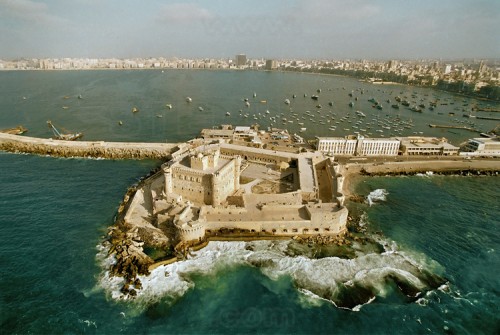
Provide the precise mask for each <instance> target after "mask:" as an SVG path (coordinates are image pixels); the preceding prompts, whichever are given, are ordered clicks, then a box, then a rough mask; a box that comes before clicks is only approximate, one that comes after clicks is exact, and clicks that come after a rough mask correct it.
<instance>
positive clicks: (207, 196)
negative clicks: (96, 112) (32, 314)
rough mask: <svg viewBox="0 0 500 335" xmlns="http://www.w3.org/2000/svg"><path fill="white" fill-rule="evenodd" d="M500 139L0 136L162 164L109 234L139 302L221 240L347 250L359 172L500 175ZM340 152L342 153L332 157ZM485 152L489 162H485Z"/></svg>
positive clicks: (7, 147) (120, 270)
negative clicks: (143, 278)
mask: <svg viewBox="0 0 500 335" xmlns="http://www.w3.org/2000/svg"><path fill="white" fill-rule="evenodd" d="M499 145H500V141H498V138H490V139H472V140H470V141H469V142H468V144H467V145H466V146H464V147H463V148H458V147H454V146H452V145H450V144H449V143H447V141H446V140H445V139H434V138H423V137H418V138H417V137H410V138H380V139H373V138H363V137H361V136H359V137H358V138H353V137H349V138H344V139H342V138H316V140H315V141H313V142H309V143H307V142H306V141H304V139H303V138H301V137H300V136H298V135H296V134H293V135H291V136H290V134H288V132H287V131H286V130H284V129H277V128H270V129H268V130H267V131H264V130H259V128H258V126H252V127H233V126H231V125H223V126H221V127H219V128H214V129H204V130H202V132H201V134H200V137H199V138H196V139H192V140H190V141H187V142H185V143H119V142H114V143H113V142H111V143H108V142H84V141H78V142H68V141H60V140H51V139H40V138H32V137H25V136H17V135H10V134H5V133H0V150H4V151H10V152H28V153H34V154H41V155H52V156H58V157H61V156H62V157H74V156H76V157H105V158H115V159H116V158H128V159H141V158H156V159H162V160H163V161H164V163H162V164H161V166H160V167H158V168H157V169H155V170H153V171H151V173H150V174H149V175H148V176H146V177H145V178H142V179H141V181H140V182H139V183H138V184H137V185H134V186H133V187H131V188H129V190H128V191H127V193H126V194H125V197H124V199H123V201H122V203H121V204H120V206H119V208H118V213H117V216H116V219H115V224H114V225H113V226H112V227H111V228H110V230H109V233H108V235H109V239H108V243H109V244H108V245H109V248H110V249H109V253H110V254H114V256H115V262H114V264H113V265H111V268H110V273H111V274H112V275H115V276H121V277H124V278H125V283H124V286H123V288H122V293H123V294H124V295H126V296H135V295H136V294H137V291H136V290H138V289H140V288H141V282H140V280H139V279H138V277H137V276H138V275H147V274H148V273H149V271H150V270H152V269H153V268H155V267H157V266H159V265H162V264H167V263H170V262H174V261H177V260H182V259H185V258H186V257H188V256H189V255H190V252H191V250H197V249H199V248H202V247H204V246H205V245H206V243H208V242H209V241H213V240H252V239H282V238H287V239H290V238H293V239H295V240H298V241H307V242H308V243H321V244H327V243H336V244H339V245H341V244H346V243H347V244H348V243H349V238H350V237H351V234H350V232H349V231H348V223H349V221H350V219H351V218H350V217H349V216H348V209H347V207H346V200H349V198H350V196H351V194H350V193H351V191H352V190H351V186H350V185H349V180H350V179H351V177H352V176H356V175H363V174H364V175H391V174H415V173H425V172H430V171H433V172H436V173H459V174H466V175H467V174H481V173H483V174H488V175H498V173H499V172H500V163H499V160H498V158H495V157H499V156H500V148H499ZM332 152H334V153H335V155H334V154H332ZM485 156H487V157H485Z"/></svg>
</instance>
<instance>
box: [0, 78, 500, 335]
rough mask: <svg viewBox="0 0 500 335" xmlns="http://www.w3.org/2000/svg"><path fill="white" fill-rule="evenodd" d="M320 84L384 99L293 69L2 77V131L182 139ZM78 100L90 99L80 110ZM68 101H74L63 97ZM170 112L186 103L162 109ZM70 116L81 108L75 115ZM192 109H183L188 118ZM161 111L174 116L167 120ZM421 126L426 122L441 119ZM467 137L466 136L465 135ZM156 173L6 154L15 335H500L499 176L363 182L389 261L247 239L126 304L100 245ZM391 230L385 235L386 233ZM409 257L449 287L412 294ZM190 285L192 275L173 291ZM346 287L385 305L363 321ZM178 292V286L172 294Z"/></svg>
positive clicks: (6, 272) (1, 227) (6, 250)
mask: <svg viewBox="0 0 500 335" xmlns="http://www.w3.org/2000/svg"><path fill="white" fill-rule="evenodd" d="M164 77H166V78H169V79H168V80H167V79H166V78H164ZM325 81H326V82H325ZM207 83H210V85H207ZM266 85H267V86H266ZM320 85H322V86H321V87H323V91H327V90H328V89H327V87H328V86H331V87H333V88H334V89H336V88H340V89H339V92H341V93H336V94H338V96H336V97H335V96H334V97H332V100H335V101H341V100H342V99H346V104H347V102H348V101H349V100H348V98H349V97H348V96H347V93H346V92H344V90H343V89H342V87H345V88H346V89H347V90H348V91H350V87H352V89H356V88H357V87H358V86H359V87H361V86H362V87H364V88H365V89H366V92H365V96H366V95H367V94H370V93H368V91H369V90H374V91H373V92H372V93H373V95H375V94H376V92H378V91H377V90H378V89H379V88H378V87H375V86H370V85H366V86H363V85H365V84H361V83H358V82H356V81H352V80H351V79H347V78H338V77H325V76H310V75H307V76H306V75H296V74H282V73H255V72H203V71H199V72H197V71H192V72H189V71H173V73H170V72H168V71H167V72H166V73H163V74H162V73H161V72H159V71H158V72H153V71H137V72H135V71H134V72H125V71H123V72H120V71H116V72H112V71H109V72H107V71H102V72H98V71H88V72H45V73H44V72H15V73H14V72H9V73H4V72H0V88H1V89H0V92H1V93H0V128H6V127H10V126H15V125H17V124H23V125H25V126H26V127H27V128H29V129H30V133H31V134H32V135H36V136H45V137H48V136H50V133H49V130H48V129H47V128H46V125H45V121H46V120H47V119H51V120H52V121H53V122H54V123H55V124H56V125H57V124H61V125H62V126H64V127H67V128H68V129H71V130H75V131H76V130H84V131H85V136H86V137H87V138H88V139H92V140H97V139H106V140H134V141H135V140H140V141H159V140H165V139H168V140H171V141H181V140H186V139H188V138H190V137H192V136H194V135H196V134H197V132H198V130H199V128H201V127H208V126H211V125H216V124H219V123H221V122H223V121H228V120H227V119H228V118H226V117H225V115H224V114H225V111H230V112H231V118H229V119H230V121H231V122H233V123H236V122H238V121H240V120H242V118H240V117H239V116H238V110H239V109H241V108H245V107H244V105H243V102H242V101H241V99H242V98H244V97H248V98H250V99H251V98H252V93H253V92H254V91H255V92H256V93H257V94H258V97H257V98H258V99H267V100H268V101H274V102H273V103H274V104H275V106H276V108H282V100H283V99H284V98H286V97H287V95H290V94H291V93H290V92H293V91H296V92H297V95H298V96H299V97H301V98H303V97H302V95H301V93H302V92H305V91H307V92H311V93H314V91H315V90H316V89H317V87H320ZM397 89H398V90H403V89H404V90H409V92H413V91H415V90H417V89H415V88H405V87H400V86H398V88H397ZM385 90H387V88H385ZM419 92H420V91H419ZM425 92H427V94H440V95H443V93H440V92H438V93H433V92H432V91H422V95H424V94H426V93H425ZM344 93H345V94H344ZM78 94H82V96H83V97H84V99H80V100H78V99H76V96H77V95H78ZM197 94H199V95H198V96H197ZM331 94H332V96H333V95H334V93H333V92H332V93H331ZM383 94H385V93H382V92H381V91H380V95H383ZM66 95H68V96H70V98H68V99H64V96H66ZM188 95H189V96H191V97H192V98H193V100H194V101H193V105H191V106H190V105H187V104H186V103H185V101H184V98H185V96H188ZM264 95H265V97H261V96H264ZM343 95H345V96H346V97H343ZM23 96H25V97H26V99H22V97H23ZM443 97H444V95H443ZM381 99H382V98H380V100H381ZM450 99H453V97H451V96H450ZM199 101H203V102H199ZM460 101H462V98H460ZM165 103H172V104H173V105H174V108H173V109H172V110H170V111H168V110H165V109H163V105H164V104H165ZM85 104H89V106H87V105H85ZM302 104H304V106H302V105H300V104H299V103H297V105H298V106H297V107H295V108H296V110H297V112H298V111H299V110H302V108H305V104H310V102H309V100H307V101H302ZM63 105H70V106H69V107H70V108H68V109H66V110H63V109H62V106H63ZM134 105H137V106H138V108H140V112H139V113H137V114H136V115H133V114H132V113H131V112H130V109H131V107H132V106H134ZM198 105H203V106H204V112H200V111H199V110H198ZM179 106H182V107H183V108H184V109H182V110H176V108H179V109H180V107H179ZM301 106H302V107H301ZM283 107H286V106H283ZM444 107H445V106H443V108H444ZM250 108H252V107H250ZM299 108H300V109H299ZM370 108H371V107H370ZM347 109H348V107H347ZM234 110H236V112H234ZM174 111H175V113H174ZM340 111H341V108H339V113H340ZM283 112H285V111H283ZM158 113H164V117H163V118H156V117H155V115H156V114H158ZM169 113H172V114H169ZM183 113H184V114H183ZM203 113H205V114H203ZM257 113H258V112H257ZM345 113H348V111H347V110H346V111H345ZM407 113H408V115H410V114H409V113H410V112H409V111H407ZM402 114H403V112H402ZM233 116H234V119H233ZM444 116H446V117H448V116H447V115H439V117H444ZM431 117H433V115H431V114H430V113H427V115H423V116H422V118H431ZM435 117H436V118H437V117H438V116H437V115H436V116H435ZM119 119H121V120H123V122H124V126H123V127H119V126H118V124H117V120H119ZM252 121H253V120H252ZM248 122H250V121H248ZM414 122H415V123H417V119H415V118H414ZM421 122H422V124H423V126H424V125H425V122H427V121H426V119H423V120H422V121H421ZM240 124H241V123H240ZM421 129H422V130H423V131H426V130H427V129H425V128H423V127H422V128H421ZM308 131H309V130H308ZM318 131H323V130H321V129H319V127H318ZM451 135H456V134H451ZM467 135H469V134H468V133H464V134H462V133H461V134H460V135H459V136H457V137H456V140H457V141H461V140H463V138H466V137H467ZM157 164H158V162H155V161H141V162H137V161H108V160H86V159H55V158H50V157H37V156H30V155H13V154H6V153H0V171H2V173H1V174H0V185H1V192H0V264H1V267H0V284H1V289H0V329H1V333H5V334H10V333H21V334H25V333H34V334H39V333H43V334H53V333H65V334H72V333H75V334H81V333H86V334H116V333H124V334H136V333H145V334H160V333H162V334H163V333H227V334H233V333H250V332H257V333H339V334H344V333H349V334H360V333H361V334H371V333H381V334H382V333H383V334H386V333H398V334H407V333H422V334H424V333H425V334H427V333H437V334H447V333H450V334H462V333H470V334H476V333H479V334H495V333H498V332H499V331H500V319H499V317H498V315H499V314H500V311H499V307H498V306H499V304H500V292H499V289H498V287H500V280H499V278H500V277H499V276H498V273H497V272H498V270H497V269H499V268H500V256H499V250H500V221H499V217H500V208H499V204H498V198H499V196H500V192H499V190H500V180H499V179H498V177H443V176H432V177H423V176H422V177H390V178H389V177H376V178H364V179H360V181H359V183H358V186H357V191H358V192H359V193H360V194H363V195H368V194H370V193H371V194H374V193H373V192H374V191H376V190H386V191H387V193H388V194H387V195H386V197H385V201H377V202H375V203H374V204H373V205H372V206H371V207H370V206H368V205H367V204H363V205H357V206H356V207H357V208H356V209H357V210H358V211H359V212H364V213H365V215H364V220H363V222H364V224H365V227H366V228H367V234H368V235H369V236H373V237H374V238H378V239H380V241H381V244H383V245H385V251H384V252H382V253H371V252H367V251H365V252H359V253H358V254H357V255H356V257H355V258H353V259H352V260H346V259H337V258H335V257H327V258H323V259H320V260H319V262H317V261H314V260H311V259H309V258H307V257H303V256H297V255H284V254H283V253H282V252H281V251H280V248H281V247H282V245H281V244H279V243H276V244H275V245H273V246H270V245H268V244H258V243H257V244H254V245H251V249H252V250H247V249H249V247H250V246H249V245H245V244H241V243H239V244H238V243H219V244H213V245H211V246H209V247H208V248H207V250H205V251H202V252H199V253H197V254H198V256H197V257H196V258H195V259H193V260H192V261H190V262H187V263H185V264H184V265H182V266H181V265H179V266H178V267H177V268H176V269H171V273H172V275H171V276H170V277H168V278H167V277H165V276H163V278H162V276H156V277H154V276H153V277H152V280H151V282H150V283H149V284H148V283H145V285H151V286H150V288H151V289H150V290H149V291H147V292H146V294H144V295H142V296H141V297H140V299H138V301H136V302H130V301H118V300H115V299H113V288H112V285H111V284H110V283H109V282H107V281H106V280H105V276H104V272H103V268H102V262H103V261H102V258H101V257H100V254H101V253H100V250H101V249H100V248H99V246H100V245H101V242H102V241H103V236H104V235H105V233H106V228H107V227H108V226H109V225H111V224H112V220H113V216H114V214H115V212H116V210H117V207H118V205H119V202H120V200H121V199H122V197H123V194H124V193H125V191H126V189H127V187H128V186H129V185H131V184H133V183H134V182H136V180H137V179H138V178H140V177H141V176H142V175H145V174H147V173H148V172H149V171H150V170H151V169H152V168H154V167H155V166H156V165H157ZM375 193H377V192H375ZM379 231H381V232H382V233H383V234H382V236H380V235H379V234H376V233H375V232H379ZM266 243H267V242H266ZM406 261H407V262H409V263H412V264H417V265H418V266H420V267H421V268H422V269H424V270H426V271H429V272H430V273H433V274H435V275H437V276H441V277H443V278H445V279H446V280H447V281H448V284H447V285H444V286H443V287H441V288H440V289H432V290H431V291H429V292H426V293H423V294H422V296H419V298H420V299H417V300H415V299H408V298H407V297H406V296H405V295H404V294H402V293H401V291H400V290H398V288H397V287H396V286H395V284H394V282H392V281H390V280H387V278H386V276H385V273H386V272H384V271H389V270H388V269H390V271H392V272H391V273H393V274H394V273H397V272H398V271H399V272H401V273H404V275H405V276H408V273H407V272H404V269H405V266H406V265H405V262H406ZM178 274H182V276H181V277H182V278H181V280H178V281H174V280H177V279H178V277H177V275H178ZM344 277H346V279H348V280H347V281H349V280H351V281H354V282H356V280H357V279H356V278H360V279H359V283H362V284H363V285H366V286H370V287H375V291H376V298H375V300H373V301H372V302H371V303H369V304H366V305H364V306H362V307H361V308H359V310H358V311H352V310H346V309H341V308H337V307H335V306H334V305H333V304H332V303H331V302H329V301H326V300H323V299H320V298H319V297H318V296H317V294H319V293H320V292H322V290H324V289H325V287H334V288H335V287H336V285H337V284H338V283H339V280H340V279H342V278H344ZM145 282H146V281H145ZM172 283H173V284H177V285H176V286H172V287H170V286H168V285H170V284H172ZM357 283H358V282H357Z"/></svg>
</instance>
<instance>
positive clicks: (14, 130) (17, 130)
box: [0, 126, 28, 135]
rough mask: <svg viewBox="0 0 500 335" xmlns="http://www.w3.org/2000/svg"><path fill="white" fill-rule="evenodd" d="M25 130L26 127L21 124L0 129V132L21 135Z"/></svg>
mask: <svg viewBox="0 0 500 335" xmlns="http://www.w3.org/2000/svg"><path fill="white" fill-rule="evenodd" d="M27 131H28V129H26V128H24V127H23V126H17V127H14V128H9V129H3V130H0V132H2V133H6V134H10V135H22V134H24V133H25V132H27Z"/></svg>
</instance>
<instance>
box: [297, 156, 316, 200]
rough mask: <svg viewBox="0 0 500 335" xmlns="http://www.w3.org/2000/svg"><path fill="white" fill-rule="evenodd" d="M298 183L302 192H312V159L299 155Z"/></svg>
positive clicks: (313, 184)
mask: <svg viewBox="0 0 500 335" xmlns="http://www.w3.org/2000/svg"><path fill="white" fill-rule="evenodd" d="M298 168H299V183H300V190H301V191H302V192H314V186H315V183H314V171H313V169H314V166H313V164H312V159H311V158H307V157H299V159H298Z"/></svg>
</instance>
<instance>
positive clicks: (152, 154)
mask: <svg viewBox="0 0 500 335" xmlns="http://www.w3.org/2000/svg"><path fill="white" fill-rule="evenodd" d="M178 146H179V144H178V143H131V142H104V141H92V142H91V141H61V140H53V139H44V138H37V137H27V136H19V135H10V134H5V133H0V150H3V151H8V152H14V153H30V154H36V155H43V156H46V155H49V156H55V157H91V158H109V159H163V158H166V157H169V156H170V155H171V154H172V152H174V151H176V150H177V149H178Z"/></svg>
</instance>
